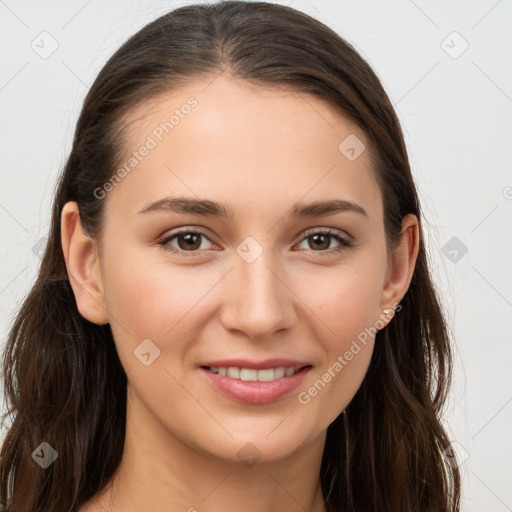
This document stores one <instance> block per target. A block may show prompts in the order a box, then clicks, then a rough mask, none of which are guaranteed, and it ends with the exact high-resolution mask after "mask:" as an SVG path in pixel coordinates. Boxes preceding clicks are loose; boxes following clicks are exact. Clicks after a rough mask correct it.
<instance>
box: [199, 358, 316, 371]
mask: <svg viewBox="0 0 512 512" xmlns="http://www.w3.org/2000/svg"><path fill="white" fill-rule="evenodd" d="M200 366H213V367H215V368H218V367H219V366H220V367H225V368H228V367H230V366H236V367H238V368H250V369H251V370H268V369H269V368H278V367H280V366H284V367H285V368H293V369H294V370H300V369H301V368H303V367H304V366H312V365H311V363H308V362H307V361H297V360H293V359H283V358H273V359H265V360H264V361H251V360H249V359H222V360H219V361H207V362H206V363H202V364H201V365H200Z"/></svg>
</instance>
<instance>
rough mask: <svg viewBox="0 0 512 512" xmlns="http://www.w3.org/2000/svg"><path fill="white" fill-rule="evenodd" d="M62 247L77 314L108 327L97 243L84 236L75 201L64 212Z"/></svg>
mask: <svg viewBox="0 0 512 512" xmlns="http://www.w3.org/2000/svg"><path fill="white" fill-rule="evenodd" d="M61 244H62V251H63V253H64V260H65V262H66V269H67V273H68V277H69V282H70V284H71V287H72V288H73V293H74V294H75V300H76V304H77V307H78V311H79V312H80V314H81V315H82V316H83V317H84V318H86V319H87V320H89V321H90V322H93V323H95V324H98V325H104V324H107V323H108V322H109V319H108V314H107V309H106V303H105V297H104V291H103V282H102V278H101V271H100V265H99V257H98V250H97V243H96V242H95V241H94V240H92V239H91V238H89V237H88V236H87V235H86V234H85V233H84V232H83V229H82V226H81V223H80V217H79V210H78V205H77V204H76V202H74V201H70V202H68V203H66V204H65V205H64V207H63V209H62V214H61Z"/></svg>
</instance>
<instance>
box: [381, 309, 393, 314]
mask: <svg viewBox="0 0 512 512" xmlns="http://www.w3.org/2000/svg"><path fill="white" fill-rule="evenodd" d="M392 311H393V310H392V309H388V308H384V309H383V310H382V312H383V313H384V314H385V315H390V314H391V313H392Z"/></svg>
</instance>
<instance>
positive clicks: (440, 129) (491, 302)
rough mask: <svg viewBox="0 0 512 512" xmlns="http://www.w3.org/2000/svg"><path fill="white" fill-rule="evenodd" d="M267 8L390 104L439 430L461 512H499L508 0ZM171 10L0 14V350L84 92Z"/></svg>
mask: <svg viewBox="0 0 512 512" xmlns="http://www.w3.org/2000/svg"><path fill="white" fill-rule="evenodd" d="M276 3H282V4H286V5H291V6H292V7H294V8H296V9H299V10H302V11H304V12H306V13H308V14H310V15H312V16H314V17H316V18H318V19H319V20H320V21H323V22H324V23H326V24H328V25H329V26H330V27H331V28H333V29H334V30H335V31H337V32H338V33H339V34H340V35H341V36H342V37H344V38H346V39H347V40H348V41H350V42H351V43H352V44H353V45H354V46H355V47H356V48H357V49H358V50H359V51H360V53H361V54H362V55H363V56H364V57H365V58H366V59H367V60H368V61H369V62H370V64H371V65H372V66H373V68H374V69H375V71H376V72H377V74H378V75H379V77H380V78H381V80H382V82H383V84H384V86H385V88H386V90H387V91H388V93H389V95H390V97H391V99H392V101H393V103H394V105H395V108H396V110H397V113H398V115H399V117H400V120H401V123H402V126H403V130H404V133H405V137H406V143H407V145H408V150H409V154H410V160H411V165H412V169H413V173H414V176H415V180H416V183H417V185H418V188H419V191H420V197H421V200H422V206H423V211H424V216H425V223H426V229H427V232H426V238H427V244H428V246H429V252H430V258H431V262H432V269H433V271H434V273H435V278H436V280H437V283H438V286H439V290H440V291H441V293H442V296H443V301H444V306H445V308H446V310H447V313H448V317H449V321H450V325H451V329H452V332H453V336H454V338H455V340H456V352H457V354H456V356H457V363H456V368H455V382H454V387H453V390H452V393H451V396H450V401H449V403H448V407H447V409H446V415H445V418H444V421H445V424H446V427H447V429H448V431H449V433H450V434H451V435H452V438H453V439H454V440H455V441H456V442H455V443H454V449H455V451H456V452H457V453H458V454H459V456H460V457H461V471H462V475H463V478H464V507H463V509H464V510H467V511H481V510H486V511H506V510H512V486H511V485H510V482H512V443H511V442H510V431H511V428H510V427H511V425H512V403H511V402H512V382H511V380H512V379H511V371H510V369H509V365H510V361H511V356H512V339H511V334H510V333H511V332H512V330H511V327H512V271H511V269H510V263H511V261H512V258H511V256H512V229H511V228H512V171H511V169H512V165H511V163H512V151H511V146H512V144H511V143H512V137H511V135H512V73H511V64H510V62H511V60H510V55H512V31H511V29H510V27H511V26H512V1H511V0H500V1H496V0H485V1H478V2H477V1H452V2H450V3H448V2H441V1H437V2H426V1H420V0H416V1H412V0H402V1H388V2H385V3H384V2H381V3H377V2H369V1H361V0H359V1H357V0H342V1H334V0H330V1H327V0H325V1H316V2H311V3H308V2H303V1H300V0H292V1H291V2H290V0H288V1H287V2H276ZM185 4H186V2H172V1H167V2H166V1H159V2H157V1H145V2H143V1H140V0H139V1H135V0H131V1H126V0H123V1H121V0H118V1H114V0H109V1H103V2H100V1H99V0H89V1H87V0H80V1H78V0H73V1H69V0H68V1H62V2H57V1H45V2H44V3H43V2H40V1H39V2H37V1H35V0H34V1H16V0H0V62H1V65H0V116H1V117H0V119H1V123H0V173H1V181H0V183H1V188H0V235H1V241H2V242H1V252H0V261H1V262H2V266H1V269H0V334H1V343H2V346H3V344H4V343H5V337H6V334H7V330H8V327H9V325H10V322H11V319H12V315H13V314H14V312H15V311H16V309H17V308H18V307H19V305H20V303H21V301H22V299H23V297H24V295H25V294H26V293H27V291H28V290H29V288H30V286H31V283H32V282H33V280H34V278H35V275H36V272H37V269H38V264H39V258H38V256H37V253H38V248H40V247H42V246H44V240H43V241H42V242H41V239H42V238H43V237H44V236H45V235H46V233H47V230H48V225H49V213H50V205H51V197H52V193H53V187H54V184H55V181H56V178H57V175H58V173H59V171H60V170H61V168H62V166H63V164H64V161H65V158H66V156H67V153H68V151H69V149H70V146H71V141H72V136H73V130H74V125H75V122H76V119H77V116H78V111H79V108H80V106H81V102H82V100H83V98H84V96H85V93H86V92H87V90H88V88H89V87H90V85H91V84H92V82H93V80H94V78H95V77H96V75H97V73H98V72H99V70H100V69H101V67H102V66H103V64H104V63H105V62H106V60H107V58H108V57H109V56H110V55H111V54H112V53H113V52H114V51H115V49H116V48H117V47H118V46H119V45H120V44H121V43H122V42H123V41H124V40H125V39H126V38H127V37H128V36H130V35H131V34H133V33H134V32H136V31H137V30H138V29H139V28H141V27H142V26H143V25H145V24H146V23H147V22H149V21H151V20H152V19H154V18H156V17H157V16H159V15H160V14H163V13H164V12H166V11H167V10H168V9H169V8H171V7H174V6H177V5H185ZM42 32H47V33H48V34H43V35H41V33H42ZM454 32H456V34H454ZM52 45H53V46H55V45H58V47H57V48H56V50H55V51H54V52H53V53H52V54H51V55H47V53H49V52H50V51H51V50H52V49H53V48H52ZM466 46H467V48H466ZM45 52H46V53H45ZM466 251H467V252H466ZM2 398H3V393H2ZM2 412H4V409H3V408H2ZM4 428H5V427H4ZM2 435H3V434H2Z"/></svg>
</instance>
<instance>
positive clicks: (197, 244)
mask: <svg viewBox="0 0 512 512" xmlns="http://www.w3.org/2000/svg"><path fill="white" fill-rule="evenodd" d="M203 239H206V240H208V241H209V238H208V237H207V236H206V235H205V234H204V233H203V232H202V231H192V230H182V231H179V232H177V233H174V234H173V235H171V236H168V237H166V238H164V239H163V240H162V241H160V242H159V244H160V245H162V246H163V247H164V248H165V249H167V250H169V251H171V252H176V253H178V254H181V255H186V256H199V255H200V254H201V243H202V242H203ZM174 242H176V243H177V246H176V245H174ZM210 243H211V242H210ZM203 249H205V248H204V247H203Z"/></svg>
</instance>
